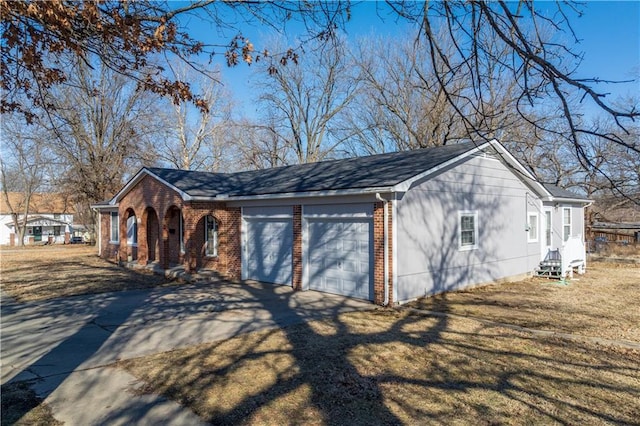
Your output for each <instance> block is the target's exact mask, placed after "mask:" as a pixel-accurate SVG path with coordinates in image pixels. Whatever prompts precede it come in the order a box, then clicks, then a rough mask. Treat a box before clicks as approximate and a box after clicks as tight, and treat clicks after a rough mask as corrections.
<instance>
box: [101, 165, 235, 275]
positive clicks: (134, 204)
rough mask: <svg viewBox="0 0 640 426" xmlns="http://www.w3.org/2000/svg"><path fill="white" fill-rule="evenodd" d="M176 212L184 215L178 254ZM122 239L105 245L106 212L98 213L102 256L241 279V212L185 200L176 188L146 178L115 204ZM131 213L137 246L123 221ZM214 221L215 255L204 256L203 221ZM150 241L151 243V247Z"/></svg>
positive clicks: (109, 224)
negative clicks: (135, 224) (129, 238)
mask: <svg viewBox="0 0 640 426" xmlns="http://www.w3.org/2000/svg"><path fill="white" fill-rule="evenodd" d="M180 213H182V217H183V230H184V234H183V235H184V252H183V251H181V250H180ZM118 214H119V218H120V241H119V243H118V244H112V243H110V242H109V237H110V229H111V218H110V212H108V211H104V212H102V213H101V215H100V221H101V229H102V236H101V237H102V239H101V241H102V247H101V253H102V257H104V258H107V259H110V260H113V261H126V260H127V259H128V257H129V256H131V257H132V258H133V259H135V260H137V262H138V263H139V264H141V265H146V264H147V263H148V262H151V261H155V262H159V263H160V265H161V266H162V267H163V268H168V267H170V266H174V265H175V264H183V265H184V266H185V269H187V271H194V270H196V269H198V268H208V269H213V270H216V271H217V272H219V273H220V274H221V275H223V276H225V277H229V278H232V279H239V278H240V274H241V267H242V265H241V259H240V254H241V252H240V226H241V210H240V208H229V207H227V206H226V205H225V204H224V203H213V202H184V201H183V200H182V198H181V197H180V195H179V194H178V193H177V192H175V191H174V190H172V189H170V188H168V187H166V186H165V185H163V184H161V183H160V182H158V181H157V180H156V179H154V178H152V177H150V176H145V177H144V178H143V179H142V180H141V181H140V182H139V183H138V184H137V185H135V186H134V187H133V188H132V189H131V190H130V191H129V192H128V193H127V194H126V195H125V196H124V197H123V198H122V199H121V200H120V202H119V208H118ZM131 215H135V216H136V220H137V222H138V244H137V248H136V247H133V246H129V245H128V244H127V219H128V218H129V217H130V216H131ZM208 215H211V216H213V217H214V218H215V219H216V221H217V222H218V255H217V256H206V253H205V230H204V222H205V217H206V216H208ZM149 243H150V244H149Z"/></svg>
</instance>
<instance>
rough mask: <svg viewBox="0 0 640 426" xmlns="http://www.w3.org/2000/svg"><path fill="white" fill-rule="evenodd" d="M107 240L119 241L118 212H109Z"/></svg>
mask: <svg viewBox="0 0 640 426" xmlns="http://www.w3.org/2000/svg"><path fill="white" fill-rule="evenodd" d="M109 241H110V242H112V243H117V242H118V241H120V216H119V215H118V212H111V235H110V236H109Z"/></svg>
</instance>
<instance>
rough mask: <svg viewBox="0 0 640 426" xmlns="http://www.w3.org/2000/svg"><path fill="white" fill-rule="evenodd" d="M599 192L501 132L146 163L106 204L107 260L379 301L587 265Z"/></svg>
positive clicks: (103, 251)
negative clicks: (536, 168)
mask: <svg viewBox="0 0 640 426" xmlns="http://www.w3.org/2000/svg"><path fill="white" fill-rule="evenodd" d="M589 202H590V201H589V200H587V199H585V198H584V197H581V196H578V195H576V194H573V193H571V192H569V191H565V190H563V189H561V188H557V187H552V186H547V185H543V184H541V183H540V182H538V181H537V180H536V179H535V178H534V177H533V175H532V174H531V173H530V172H529V171H528V170H527V168H526V167H524V166H523V165H522V164H521V163H519V162H518V161H517V160H516V159H515V158H514V157H513V156H512V155H511V154H509V152H508V151H507V150H506V149H505V148H504V147H503V146H502V145H501V144H500V143H499V142H498V141H496V140H492V141H489V142H484V143H477V144H476V143H473V142H465V143H459V144H453V145H446V146H441V147H435V148H428V149H421V150H415V151H409V152H397V153H390V154H381V155H372V156H367V157H359V158H350V159H342V160H333V161H324V162H319V163H311V164H303V165H294V166H285V167H279V168H273V169H266V170H256V171H247V172H238V173H208V172H198V171H186V170H175V169H163V168H149V167H145V168H143V169H141V170H140V171H139V172H138V173H137V174H136V175H135V176H133V177H132V178H131V179H130V180H129V182H128V183H127V184H126V185H125V186H124V187H123V188H122V189H121V190H120V191H119V192H118V193H117V194H116V195H115V196H114V197H113V198H112V199H111V200H109V201H105V202H103V203H100V204H97V205H95V206H94V208H95V209H96V210H98V211H99V212H100V217H101V219H100V231H99V238H98V249H99V254H100V256H102V257H104V258H107V259H112V260H122V261H124V260H128V261H133V262H137V263H139V264H142V265H146V264H148V263H150V262H157V263H158V264H159V265H160V266H161V267H162V268H165V269H166V268H170V267H173V266H179V265H183V266H184V268H185V269H186V270H187V271H195V270H199V269H201V268H203V269H212V270H215V271H217V272H218V273H219V274H221V275H223V276H226V277H229V278H232V279H243V280H244V279H250V280H258V281H263V282H269V283H276V284H283V285H289V286H292V287H293V288H294V289H298V290H307V289H313V290H319V291H324V292H328V293H338V294H343V295H347V296H351V297H355V298H361V299H368V300H371V301H373V302H374V303H377V304H383V305H386V304H390V303H394V304H395V303H402V302H405V301H408V300H412V299H414V298H417V297H421V296H425V295H433V294H436V293H441V292H445V291H450V290H455V289H461V288H465V287H470V286H476V285H480V284H484V283H490V282H494V281H496V280H502V279H509V278H514V279H515V278H520V277H523V276H525V275H527V274H531V273H532V272H533V271H534V269H535V268H536V267H537V266H538V264H539V262H540V261H541V260H543V259H544V258H545V257H546V256H547V254H548V253H549V251H550V250H560V253H562V255H563V257H565V258H566V265H565V264H563V267H565V268H566V269H567V271H568V269H571V270H573V268H578V269H580V270H581V271H582V270H584V267H585V253H584V241H583V235H584V214H583V213H584V212H583V210H584V207H585V205H587V204H588V203H589Z"/></svg>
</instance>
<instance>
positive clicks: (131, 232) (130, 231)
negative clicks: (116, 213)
mask: <svg viewBox="0 0 640 426" xmlns="http://www.w3.org/2000/svg"><path fill="white" fill-rule="evenodd" d="M127 244H129V245H130V246H135V245H136V244H138V221H137V220H136V217H135V216H129V218H128V219H127Z"/></svg>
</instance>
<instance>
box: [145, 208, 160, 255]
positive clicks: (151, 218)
mask: <svg viewBox="0 0 640 426" xmlns="http://www.w3.org/2000/svg"><path fill="white" fill-rule="evenodd" d="M144 224H145V228H146V239H147V262H148V263H152V262H158V261H160V221H159V220H158V214H157V213H156V211H155V210H154V209H153V208H152V207H147V209H146V210H145V211H144Z"/></svg>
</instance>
